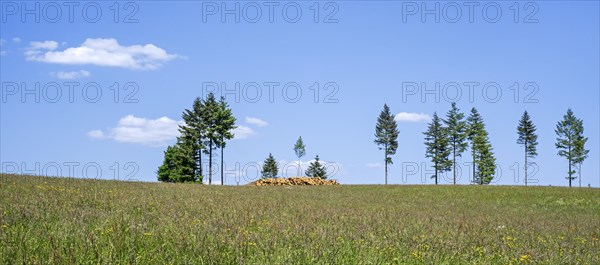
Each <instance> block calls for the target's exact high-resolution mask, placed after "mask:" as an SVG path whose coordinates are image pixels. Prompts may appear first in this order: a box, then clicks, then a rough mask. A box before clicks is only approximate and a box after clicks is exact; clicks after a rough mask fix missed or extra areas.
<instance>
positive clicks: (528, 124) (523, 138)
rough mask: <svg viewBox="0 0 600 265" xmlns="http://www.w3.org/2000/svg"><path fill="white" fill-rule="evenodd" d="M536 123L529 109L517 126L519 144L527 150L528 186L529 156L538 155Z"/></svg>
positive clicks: (525, 166)
mask: <svg viewBox="0 0 600 265" xmlns="http://www.w3.org/2000/svg"><path fill="white" fill-rule="evenodd" d="M535 130H536V128H535V125H534V124H533V121H532V120H531V117H530V116H529V113H527V111H525V112H523V116H521V120H519V126H517V134H518V135H519V137H518V138H517V144H520V145H522V146H523V147H524V151H525V165H524V168H525V186H527V177H528V176H527V169H528V168H529V161H528V158H535V156H537V145H538V142H537V134H536V133H535Z"/></svg>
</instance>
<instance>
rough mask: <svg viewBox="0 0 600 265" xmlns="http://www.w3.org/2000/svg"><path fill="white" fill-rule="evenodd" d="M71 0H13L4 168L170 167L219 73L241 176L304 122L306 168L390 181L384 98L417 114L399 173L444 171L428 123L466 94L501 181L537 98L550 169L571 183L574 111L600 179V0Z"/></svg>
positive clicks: (514, 160)
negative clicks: (564, 152)
mask: <svg viewBox="0 0 600 265" xmlns="http://www.w3.org/2000/svg"><path fill="white" fill-rule="evenodd" d="M36 3H39V7H37V10H36V5H35V4H36ZM55 3H57V4H56V5H55V4H50V5H49V4H48V3H46V2H25V3H22V2H9V1H2V6H1V8H2V10H1V15H2V18H1V21H0V22H1V24H0V25H1V30H0V38H1V39H2V40H1V42H2V46H1V54H2V55H1V56H0V60H1V62H0V66H1V71H0V77H1V79H2V102H1V105H0V111H1V112H0V133H1V137H0V146H1V148H0V156H1V159H0V161H1V162H2V171H3V172H17V173H30V174H42V173H46V174H49V175H56V174H57V173H56V172H57V171H60V173H61V175H74V176H76V177H89V178H92V177H96V176H98V177H101V178H104V179H113V178H119V179H136V180H142V181H155V180H156V173H155V172H156V169H157V167H158V166H159V165H160V163H161V162H162V158H163V151H164V150H165V148H166V146H167V145H169V144H173V143H174V139H175V137H176V135H177V130H176V126H177V124H178V122H180V120H181V112H182V111H183V109H185V108H189V107H190V106H191V104H192V101H193V100H194V98H195V97H198V96H200V97H202V96H205V95H206V93H207V92H208V91H209V90H208V89H209V88H210V87H208V86H207V85H210V84H214V83H216V84H219V86H220V87H219V91H216V92H217V95H224V96H226V98H227V100H228V101H229V102H230V105H231V107H232V109H233V112H234V114H235V116H236V117H237V120H238V125H239V126H240V128H239V129H238V130H237V131H236V133H237V135H236V136H237V138H236V139H234V140H232V141H230V142H229V143H228V147H227V148H226V150H225V152H226V153H225V162H226V168H227V171H226V175H227V178H226V181H225V182H226V184H232V185H233V184H236V183H238V181H239V183H240V184H243V183H246V182H248V181H251V180H254V179H256V174H257V173H256V165H258V164H261V163H262V161H263V160H264V159H265V158H266V157H267V156H268V154H269V153H273V155H274V156H275V158H276V159H277V160H278V161H280V162H281V167H280V171H282V170H283V167H284V165H285V164H286V163H290V162H292V161H295V160H297V158H295V157H294V152H293V150H292V147H293V144H294V143H295V141H296V139H297V138H298V136H302V137H303V139H304V141H305V144H306V146H307V148H306V151H307V153H306V156H305V157H303V158H302V159H301V160H302V161H303V163H304V164H306V163H308V161H309V160H311V159H313V158H314V156H315V155H317V154H318V155H319V156H320V158H321V159H322V160H323V161H326V162H328V165H330V167H329V169H330V172H331V173H334V176H333V178H336V179H338V180H339V181H340V182H342V183H348V184H381V183H383V181H384V177H383V167H382V166H381V164H382V161H383V159H382V158H383V153H382V151H380V150H378V148H377V146H376V145H375V144H374V143H373V139H374V129H375V121H376V118H377V116H378V114H379V112H380V111H381V110H382V107H383V104H384V103H387V104H388V105H389V106H390V107H391V109H392V111H393V112H394V113H398V114H399V113H403V114H400V115H398V123H399V124H398V127H399V130H400V136H399V139H398V140H399V148H398V152H397V154H396V155H394V156H393V160H394V164H393V165H392V166H391V168H390V176H389V182H390V183H396V184H404V183H406V184H420V183H427V184H431V183H433V181H432V180H431V179H429V178H428V176H429V175H431V171H430V170H431V169H430V166H431V163H429V162H428V161H427V160H426V159H425V157H424V152H425V147H424V145H423V135H422V132H423V131H424V130H425V129H426V126H427V117H428V116H431V115H432V114H433V112H434V111H437V113H438V114H439V115H440V116H444V115H445V113H446V112H447V111H448V109H449V107H450V101H457V102H458V107H459V108H460V109H461V110H462V111H463V112H465V113H467V112H468V111H469V110H470V108H472V107H476V108H477V109H478V110H479V111H480V113H481V114H482V115H483V117H484V119H485V122H486V126H487V129H488V130H489V133H490V139H491V142H492V145H493V147H494V152H495V155H496V158H497V162H498V166H499V168H500V172H499V174H498V176H497V178H496V180H494V184H501V185H522V184H523V179H522V178H523V170H522V167H523V161H522V160H523V155H522V154H523V149H522V148H521V147H520V146H519V145H517V144H516V137H517V135H516V126H517V122H518V120H519V118H520V116H521V114H522V113H523V111H525V110H527V111H528V112H529V113H530V115H531V116H532V118H533V121H534V122H535V124H536V125H537V128H538V134H539V146H538V153H539V156H538V157H537V158H536V159H535V160H534V161H535V162H536V164H537V168H538V170H537V172H536V173H535V174H534V176H532V178H533V179H537V181H538V183H537V184H538V185H553V186H554V185H567V183H568V182H567V180H566V179H565V176H566V172H567V162H566V160H565V159H564V158H561V157H559V156H557V154H556V153H557V151H556V149H555V147H554V142H555V138H556V136H555V134H554V128H555V125H556V123H557V121H559V120H560V119H561V118H562V116H563V115H564V113H565V112H566V110H567V108H569V107H571V108H572V109H573V111H574V112H575V115H576V116H577V117H579V118H581V119H583V121H584V126H585V135H586V136H587V137H589V140H588V142H587V148H588V149H590V150H591V151H590V153H589V157H588V159H587V160H586V161H585V163H584V164H583V180H582V185H585V186H587V184H588V183H589V184H591V185H592V186H595V187H598V186H600V168H599V166H600V165H599V163H598V161H599V160H600V159H599V155H600V154H599V150H600V142H599V140H598V135H600V134H599V130H600V128H599V124H600V121H599V114H600V109H599V104H598V103H599V101H600V96H599V89H600V83H599V81H600V79H599V72H600V69H599V62H600V55H599V48H598V47H599V46H600V43H599V32H600V27H599V21H600V17H599V4H598V2H593V1H579V2H574V1H569V2H566V1H564V2H563V1H552V2H533V4H530V5H528V4H527V3H525V2H520V3H519V4H518V5H515V4H514V2H493V4H487V3H488V2H475V3H476V4H475V5H473V6H468V4H465V3H463V2H392V1H381V2H366V1H352V2H319V3H318V5H315V4H314V2H312V1H311V2H291V3H290V2H275V3H273V2H234V1H229V2H195V1H179V2H162V1H147V2H133V3H132V4H131V5H127V4H126V3H123V2H119V3H117V4H115V2H98V3H97V4H96V2H93V3H94V4H86V3H87V2H81V3H79V5H73V6H68V5H65V3H63V2H55ZM236 3H237V4H239V9H238V10H237V11H239V12H237V15H236V14H235V13H236V11H233V13H226V12H223V7H224V8H226V9H228V10H235V7H236ZM436 3H437V4H439V7H438V9H437V11H435V10H436ZM23 5H25V6H23ZM70 8H72V10H71V9H70ZM424 8H425V9H427V10H434V11H433V12H434V13H436V12H438V13H437V16H439V21H436V14H432V13H427V12H423V9H424ZM470 8H472V12H470V11H471V10H470ZM25 9H27V10H36V11H31V12H27V11H24V10H25ZM271 9H272V16H269V13H270V11H271ZM57 10H60V11H59V12H60V16H59V15H57V14H58V13H57ZM96 10H100V12H101V14H100V15H99V13H95V11H96ZM115 10H119V12H118V14H117V12H115ZM257 10H260V13H261V15H260V16H257ZM284 10H285V11H287V13H285V14H287V15H284V14H283V13H284ZM297 10H300V11H301V15H300V16H298V15H297V13H296V12H297ZM315 10H319V12H318V14H316V12H315ZM484 10H485V11H486V12H484ZM498 10H499V11H500V12H501V13H497V11H498ZM516 10H519V12H518V14H517V13H516ZM70 11H72V12H70ZM457 12H460V16H457V14H458V13H457ZM469 14H472V16H471V17H469ZM36 16H37V18H39V22H38V21H36ZM235 16H239V22H236V17H235ZM115 21H116V22H115ZM124 22H129V23H124ZM236 83H237V84H239V86H238V87H237V88H236ZM221 84H224V85H225V87H226V88H227V91H229V92H228V93H225V92H224V90H225V87H223V86H221ZM413 84H418V85H419V87H418V88H417V89H415V87H414V86H413ZM36 85H37V87H36ZM257 85H258V86H257ZM436 85H437V87H436ZM270 87H272V90H271V88H270ZM470 87H472V89H470ZM284 88H285V89H284ZM28 91H29V92H28ZM57 91H60V93H61V94H60V95H57V94H56V93H57ZM98 91H100V92H101V95H99V94H96V93H97V92H98ZM117 91H118V95H116V93H117ZM257 91H260V93H261V95H260V96H258V95H257V94H256V93H257ZM271 91H272V92H271ZM297 91H301V93H302V94H301V95H297V94H296V92H297ZM316 91H318V97H316V98H315V94H316ZM457 91H459V92H460V93H461V95H460V96H459V95H458V94H457ZM471 91H472V94H471ZM82 92H86V93H87V94H86V95H82ZM283 92H287V94H285V95H284V93H283ZM484 92H485V93H484ZM498 92H499V93H501V94H497V93H498ZM236 93H238V94H237V97H238V98H237V99H236ZM271 93H272V94H271ZM517 94H518V95H517ZM36 95H37V96H38V97H39V100H38V101H37V102H36V98H35V97H36ZM436 95H437V97H438V98H439V99H438V100H436ZM217 153H218V152H217ZM215 159H216V160H219V159H220V158H219V157H218V156H216V157H215ZM470 160H471V159H470V155H469V151H467V152H466V153H465V154H463V157H462V158H461V159H460V161H459V164H460V165H463V167H465V170H467V169H466V168H468V167H469V166H468V164H464V163H468V162H469V161H470ZM100 171H101V172H100ZM294 172H295V168H293V167H290V168H287V170H286V172H285V173H284V175H286V176H293V175H295V173H294ZM517 172H520V178H517V179H515V176H516V174H517ZM280 173H281V172H280ZM450 173H451V172H450ZM217 178H218V173H217V172H215V177H214V179H217ZM458 182H459V183H461V184H467V183H469V177H468V171H465V172H463V173H462V177H461V178H460V180H459V181H458ZM442 183H446V184H447V183H451V180H450V179H449V178H447V179H445V180H443V181H442ZM575 184H578V180H576V181H575Z"/></svg>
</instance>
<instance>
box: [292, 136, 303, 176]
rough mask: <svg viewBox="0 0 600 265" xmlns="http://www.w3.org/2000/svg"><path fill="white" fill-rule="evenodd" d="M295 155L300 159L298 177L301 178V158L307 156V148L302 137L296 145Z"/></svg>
mask: <svg viewBox="0 0 600 265" xmlns="http://www.w3.org/2000/svg"><path fill="white" fill-rule="evenodd" d="M294 153H295V154H296V157H298V177H300V174H302V173H301V172H300V170H301V168H300V158H302V157H303V156H304V155H305V154H306V146H305V145H304V141H302V136H300V137H298V140H297V141H296V144H295V145H294Z"/></svg>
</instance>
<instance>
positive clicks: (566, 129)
mask: <svg viewBox="0 0 600 265" xmlns="http://www.w3.org/2000/svg"><path fill="white" fill-rule="evenodd" d="M554 132H555V133H556V135H557V138H556V144H555V146H556V148H557V149H558V155H559V156H562V157H564V158H566V159H567V161H568V163H569V171H568V177H567V179H568V180H569V187H572V181H573V180H574V179H576V178H577V177H574V176H573V174H574V173H575V170H574V168H573V166H574V165H576V164H577V163H580V162H583V160H585V158H586V157H587V154H588V152H589V150H585V143H586V142H587V138H586V137H584V136H583V121H582V120H580V119H578V118H577V117H575V115H574V114H573V111H572V110H571V109H570V108H569V109H568V110H567V114H565V115H564V116H563V120H562V121H559V122H558V124H556V129H555V130H554Z"/></svg>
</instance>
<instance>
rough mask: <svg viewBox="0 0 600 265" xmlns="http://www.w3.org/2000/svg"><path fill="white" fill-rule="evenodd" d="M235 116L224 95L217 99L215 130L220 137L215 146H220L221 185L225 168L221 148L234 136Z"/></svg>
mask: <svg viewBox="0 0 600 265" xmlns="http://www.w3.org/2000/svg"><path fill="white" fill-rule="evenodd" d="M235 120H236V119H235V117H234V116H233V112H232V110H231V109H230V108H229V105H228V104H227V102H226V101H225V97H221V99H220V100H219V108H218V112H217V118H216V124H215V126H216V131H217V134H218V135H219V137H220V139H218V142H217V146H218V147H220V148H221V185H224V182H225V180H224V177H223V171H224V169H225V165H224V163H223V161H224V157H225V155H224V153H223V150H224V149H225V146H226V144H227V142H226V141H227V140H230V139H232V138H233V137H234V135H233V133H232V130H234V129H235V128H237V126H235Z"/></svg>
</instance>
